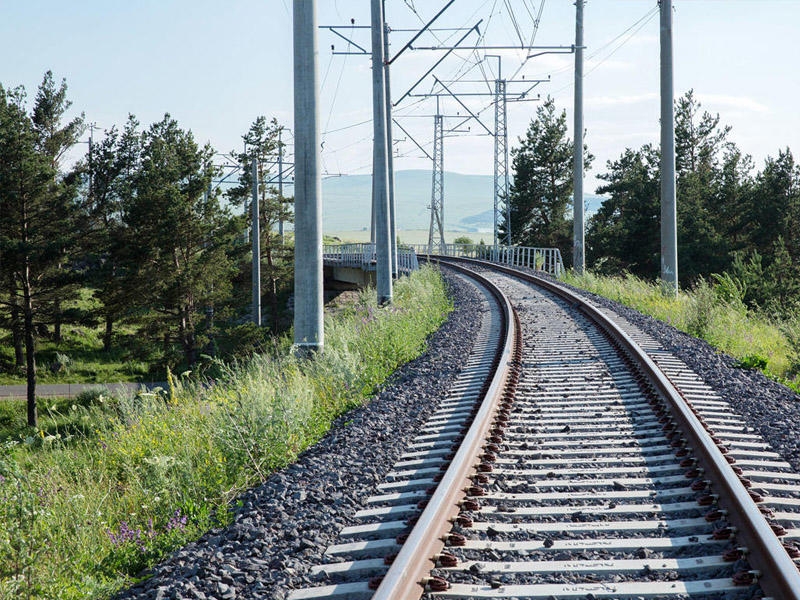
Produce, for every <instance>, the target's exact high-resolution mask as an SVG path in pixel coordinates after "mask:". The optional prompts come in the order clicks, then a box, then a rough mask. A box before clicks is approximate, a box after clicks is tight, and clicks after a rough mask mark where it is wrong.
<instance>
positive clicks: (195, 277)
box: [124, 115, 234, 365]
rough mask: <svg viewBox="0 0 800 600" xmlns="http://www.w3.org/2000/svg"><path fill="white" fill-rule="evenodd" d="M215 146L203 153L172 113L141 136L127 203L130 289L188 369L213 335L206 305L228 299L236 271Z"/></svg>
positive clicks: (151, 328) (167, 345)
mask: <svg viewBox="0 0 800 600" xmlns="http://www.w3.org/2000/svg"><path fill="white" fill-rule="evenodd" d="M213 154H214V151H213V149H212V148H211V147H210V146H205V147H202V148H201V147H199V146H198V145H197V143H196V142H195V140H194V137H193V136H192V133H191V132H189V131H184V130H182V129H181V128H180V127H179V126H178V123H177V121H175V120H174V119H172V118H171V117H170V116H169V115H165V116H164V119H163V120H161V121H159V122H157V123H154V124H153V125H152V126H151V127H150V128H149V129H148V130H147V131H146V132H144V134H143V135H142V155H141V166H140V169H139V170H138V172H137V173H136V174H135V175H134V177H133V183H132V186H133V189H132V193H131V194H130V196H129V197H127V198H126V199H125V206H124V214H125V217H124V221H125V224H126V225H127V227H129V228H130V235H131V239H133V240H136V244H137V245H136V247H133V248H130V249H129V250H130V252H131V254H130V255H129V257H128V260H129V261H130V262H129V264H131V265H137V269H136V271H133V270H131V271H130V272H129V273H128V274H127V275H126V279H127V281H126V285H128V286H132V285H133V286H136V287H137V288H138V291H139V294H140V300H139V304H140V306H143V307H147V308H152V310H153V313H152V316H151V318H150V321H149V323H148V328H147V329H148V331H150V332H151V333H155V334H159V335H160V336H161V338H162V340H163V342H164V346H165V351H166V357H165V360H167V362H170V360H171V359H170V357H169V355H170V349H171V345H172V343H173V342H175V343H177V344H179V346H180V348H181V351H182V354H183V358H184V360H185V362H186V364H187V365H192V364H194V362H195V361H196V360H197V358H198V351H199V350H200V349H201V348H202V346H203V342H204V341H205V339H204V336H207V334H208V332H204V331H203V323H204V320H203V317H204V315H205V311H206V309H207V307H209V306H213V305H214V304H215V302H217V301H219V300H220V299H224V298H227V296H228V295H229V293H230V286H231V275H232V265H231V263H230V261H229V259H228V256H227V253H226V248H227V247H229V245H230V243H231V239H232V236H233V234H234V232H233V230H232V228H231V220H230V218H229V215H228V214H227V212H226V211H225V210H224V209H223V208H222V207H221V205H220V203H219V199H218V197H217V195H215V194H207V193H206V192H207V190H208V189H209V184H210V183H211V178H212V176H213V170H212V168H211V166H210V165H211V159H212V157H213Z"/></svg>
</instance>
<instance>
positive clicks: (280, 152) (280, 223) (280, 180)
mask: <svg viewBox="0 0 800 600" xmlns="http://www.w3.org/2000/svg"><path fill="white" fill-rule="evenodd" d="M282 133H283V129H279V130H278V200H279V202H280V209H281V214H280V215H279V217H278V235H279V236H280V238H281V243H283V143H282V142H281V134H282Z"/></svg>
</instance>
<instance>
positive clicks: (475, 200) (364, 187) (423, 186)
mask: <svg viewBox="0 0 800 600" xmlns="http://www.w3.org/2000/svg"><path fill="white" fill-rule="evenodd" d="M431 177H432V175H431V172H430V171H423V170H408V171H397V172H396V173H395V214H396V218H397V227H398V229H400V230H403V229H427V228H428V227H429V226H430V203H431V184H432V181H431ZM493 181H494V180H493V177H492V176H491V175H463V174H461V173H451V172H445V174H444V221H445V229H447V230H448V231H464V232H485V231H491V230H492V225H493V216H492V213H493V202H494V201H493V198H492V194H493V184H494V183H493ZM371 197H372V176H371V175H342V176H340V177H330V178H327V179H323V180H322V222H323V228H324V229H325V231H328V232H331V231H358V230H360V229H364V228H366V229H369V227H370V217H371V209H370V203H371ZM586 200H587V202H588V204H589V211H588V212H593V211H595V210H597V207H599V206H600V203H601V202H602V200H603V198H602V197H600V196H593V195H588V194H587V195H586Z"/></svg>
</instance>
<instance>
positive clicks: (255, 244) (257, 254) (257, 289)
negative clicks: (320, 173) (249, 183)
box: [250, 156, 261, 327]
mask: <svg viewBox="0 0 800 600" xmlns="http://www.w3.org/2000/svg"><path fill="white" fill-rule="evenodd" d="M250 172H251V174H252V177H253V201H252V202H251V208H252V217H251V218H252V226H251V227H250V230H251V232H252V236H253V240H252V248H253V304H252V307H253V323H255V324H256V325H258V326H259V327H261V223H260V219H259V218H258V213H259V210H258V158H256V157H255V156H254V157H253V160H252V162H251V166H250Z"/></svg>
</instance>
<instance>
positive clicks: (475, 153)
mask: <svg viewBox="0 0 800 600" xmlns="http://www.w3.org/2000/svg"><path fill="white" fill-rule="evenodd" d="M317 4H318V8H317V13H318V23H319V25H320V26H327V25H331V26H340V28H339V29H338V31H339V32H340V33H341V34H342V35H344V36H345V37H348V38H349V39H351V40H352V41H354V42H355V43H357V44H359V45H361V46H362V47H365V48H367V49H369V43H370V38H369V30H368V29H355V28H350V27H349V25H350V23H351V19H353V20H354V23H355V25H356V26H366V25H369V22H370V14H369V5H370V3H369V2H368V0H358V1H356V0H318V3H317ZM542 4H543V6H541V5H542ZM386 5H387V9H386V13H387V14H386V16H387V22H388V23H389V26H390V28H391V29H392V33H391V34H390V43H391V52H392V54H394V53H396V52H397V51H398V50H399V49H400V48H401V47H402V46H403V45H404V44H405V43H406V41H408V40H409V39H410V38H411V36H412V35H413V34H414V33H413V31H414V30H416V29H418V28H419V27H420V26H421V25H422V23H424V22H427V21H428V20H429V19H430V18H432V16H433V15H434V14H435V13H436V12H438V11H439V10H440V9H441V8H442V7H443V6H444V5H445V0H386ZM673 5H674V52H675V65H674V72H675V91H676V95H681V94H683V93H685V92H686V91H687V90H689V89H693V90H694V92H695V95H696V97H697V98H698V99H699V100H700V102H701V103H702V105H703V108H704V109H705V110H707V111H709V112H711V113H712V114H717V113H718V114H719V115H720V118H721V122H722V123H723V124H727V125H730V126H732V128H733V129H732V133H731V139H732V140H733V141H735V142H736V143H737V144H738V145H739V147H740V148H741V149H742V150H743V151H744V152H746V153H749V154H751V155H752V156H753V158H754V160H755V163H756V166H757V167H761V166H762V165H763V160H764V159H765V158H766V157H767V156H769V155H771V156H775V155H777V153H778V151H779V150H780V149H783V148H785V147H787V146H788V147H790V148H793V149H794V150H795V152H800V111H798V109H797V106H798V104H797V99H798V98H800V72H798V69H797V64H796V62H797V55H798V52H797V47H796V39H797V35H798V33H800V0H673ZM540 11H541V13H540ZM539 14H541V18H540V19H539V26H538V29H536V34H535V36H534V35H533V33H534V21H535V18H536V17H537V16H538V15H539ZM0 15H2V18H0V56H2V57H3V58H2V61H0V65H1V66H0V83H2V85H3V86H5V87H15V86H17V85H24V86H25V88H26V89H27V90H28V95H29V99H30V101H31V102H32V101H33V98H34V97H35V91H36V87H37V86H38V84H39V83H40V82H41V79H42V76H43V75H44V73H45V71H47V70H48V69H49V70H52V71H53V74H54V76H55V77H56V79H57V80H60V79H62V78H65V79H66V81H67V85H68V86H69V97H70V98H71V100H72V101H73V107H72V109H71V112H72V113H75V114H77V113H80V112H83V113H85V117H86V121H87V122H89V123H96V124H97V126H98V127H99V128H100V129H99V130H98V131H96V132H95V136H101V135H102V130H104V129H109V128H111V127H112V126H114V125H116V126H118V127H121V126H122V125H123V124H124V122H125V120H126V119H127V116H128V114H134V115H136V116H137V118H138V119H139V121H140V122H141V123H142V124H143V125H144V126H147V125H149V124H150V123H153V122H155V121H158V120H160V119H161V118H162V117H163V115H164V113H167V112H168V113H170V114H171V115H172V116H173V117H174V118H175V119H177V120H178V122H179V124H180V125H181V126H182V127H184V128H186V129H191V130H192V131H193V133H194V135H195V138H196V139H197V140H198V141H199V142H201V143H205V142H209V143H211V145H212V146H213V147H214V148H215V149H216V150H217V151H218V152H220V153H228V152H231V151H233V150H238V149H240V148H241V146H242V140H241V136H242V135H243V134H244V133H245V132H246V131H247V129H248V127H249V125H250V124H251V123H252V122H253V121H254V120H255V119H256V117H258V116H259V115H265V116H266V117H268V118H270V119H271V118H273V117H274V118H276V119H277V120H278V121H279V122H280V123H281V124H283V125H285V126H286V127H287V129H288V130H291V129H292V128H293V119H294V116H293V97H292V76H293V72H292V1H291V0H228V1H226V2H221V1H219V0H217V1H214V0H136V1H122V0H81V1H79V2H63V0H58V1H56V0H26V1H25V2H22V1H20V0H0ZM479 21H480V25H478V28H479V30H480V34H481V37H480V39H479V38H478V35H477V34H476V33H472V34H470V35H469V36H468V37H467V38H466V40H465V42H464V44H470V45H477V44H481V45H493V46H501V45H502V46H509V45H515V46H520V45H522V44H530V43H531V40H532V39H533V45H536V46H570V45H571V44H573V42H574V36H575V7H574V3H573V1H572V0H455V2H454V3H453V5H452V6H451V7H450V8H448V9H447V10H446V11H445V12H444V13H443V15H442V16H441V17H440V19H439V20H438V21H437V22H436V24H435V25H434V27H435V28H441V29H449V30H448V31H438V32H435V33H433V34H426V35H424V36H423V37H421V38H420V40H419V41H418V42H417V44H416V45H417V46H426V47H431V46H439V45H443V44H444V45H447V44H453V43H454V42H455V41H456V40H457V39H458V37H460V36H462V35H463V34H464V33H463V32H461V31H453V30H452V29H455V28H461V27H472V26H474V25H476V24H477V23H478V22H479ZM584 35H585V45H586V51H585V56H586V63H585V72H586V76H585V83H584V95H585V99H584V103H585V108H584V112H585V116H584V125H585V128H586V132H587V133H586V143H587V144H588V146H589V149H590V151H591V152H592V153H593V154H594V155H595V157H596V158H595V162H594V165H593V167H592V170H591V172H590V173H589V174H588V176H587V181H586V185H585V190H586V192H587V193H592V192H593V191H594V190H595V188H596V187H597V185H598V179H597V176H598V175H599V174H601V173H603V172H605V171H606V163H607V161H609V160H614V159H615V158H617V157H618V156H619V155H620V154H621V153H622V152H623V151H624V150H625V148H626V147H639V146H641V145H642V144H644V143H648V142H652V143H654V144H657V143H658V139H659V132H658V119H659V23H658V11H657V3H656V1H655V0H588V2H587V3H586V8H585V34H584ZM318 44H319V59H318V69H319V77H320V81H321V91H320V106H319V118H320V129H321V132H322V154H321V156H322V166H323V169H324V174H325V176H337V175H347V174H368V173H370V172H371V165H370V163H371V152H372V151H371V140H372V129H371V118H372V96H371V72H370V69H371V60H370V57H369V56H365V55H358V54H352V55H341V54H333V53H332V52H331V45H332V44H333V45H334V47H335V50H336V51H337V52H344V51H347V50H356V48H355V46H348V43H347V42H346V41H345V40H343V39H342V38H340V37H337V36H336V35H335V34H333V33H332V32H331V31H330V30H328V29H320V30H319V31H318ZM442 54H443V52H441V51H435V50H414V51H407V52H404V53H403V54H402V55H401V56H400V57H399V58H397V61H396V62H394V63H393V66H392V70H391V78H392V99H393V101H395V102H397V101H398V100H400V98H401V97H402V96H403V95H404V94H405V92H406V91H407V90H408V89H409V88H411V87H412V86H413V84H414V83H415V82H416V81H417V80H418V79H419V78H420V77H421V76H422V75H423V74H424V73H425V72H426V71H427V70H428V69H429V68H430V67H431V66H433V64H434V62H435V61H436V60H438V59H439V58H440V57H441V56H442ZM484 54H492V55H501V56H502V59H501V60H502V75H503V77H506V78H511V77H512V76H514V78H515V79H517V80H521V79H522V78H523V76H524V78H525V80H526V81H528V82H530V80H536V79H548V78H549V81H548V82H545V83H541V84H539V85H538V86H537V87H536V88H535V89H534V90H533V91H532V92H531V94H532V95H536V94H540V95H541V97H542V98H544V97H546V96H548V95H549V96H552V97H553V98H554V100H555V102H556V105H557V107H558V108H559V109H564V110H566V112H567V116H568V123H569V126H570V132H569V135H570V136H573V132H572V115H573V64H574V63H573V61H574V59H573V56H572V55H571V54H542V55H540V56H537V57H534V58H530V59H526V56H527V54H528V53H527V52H525V51H522V50H519V49H512V50H505V49H504V50H487V51H485V52H483V51H466V50H462V51H455V52H453V53H452V54H451V55H450V56H449V57H448V58H446V59H445V61H443V62H442V63H441V65H439V67H437V68H436V70H435V71H434V73H433V74H434V75H436V76H437V77H438V78H439V79H440V80H442V81H454V80H459V81H458V82H457V83H453V84H452V85H451V84H448V87H450V88H451V89H452V90H453V91H456V92H458V93H477V92H487V91H489V90H490V89H492V87H493V81H494V79H495V78H496V77H497V64H498V59H497V58H485V57H484V56H483V55H484ZM485 79H488V80H489V81H490V83H488V84H487V83H486V82H485ZM473 80H474V81H476V83H470V82H469V81H473ZM480 81H482V83H481V82H480ZM526 87H528V86H526V84H524V83H511V82H509V83H508V89H509V93H510V95H513V94H512V92H513V91H515V90H517V91H518V92H521V91H522V90H524V89H526ZM432 89H433V80H432V78H431V76H428V77H427V78H426V79H424V80H423V81H422V82H420V83H419V84H418V85H417V86H416V88H414V92H415V93H424V92H430V91H431V90H432ZM463 101H464V103H465V104H467V106H468V107H469V109H470V110H471V111H473V112H475V113H477V114H478V115H479V117H480V119H481V121H482V122H483V123H484V125H486V126H487V127H488V128H489V129H492V128H493V127H494V107H493V105H492V103H491V102H492V99H491V98H490V97H489V96H464V97H463ZM538 105H540V103H539V102H535V101H526V102H514V103H510V104H509V105H508V135H509V146H510V147H513V146H515V145H517V141H518V138H519V137H520V136H522V135H524V133H525V131H526V129H527V127H528V124H529V123H530V120H531V118H532V117H533V116H534V115H535V111H536V107H537V106H538ZM440 106H441V112H442V114H445V115H453V117H448V118H446V119H445V128H446V129H451V128H454V127H455V126H456V125H457V124H458V123H459V122H460V121H462V119H463V115H464V114H465V112H466V111H465V109H464V108H463V107H461V106H459V105H458V104H457V103H456V102H455V101H454V100H453V99H451V98H443V99H442V100H441V105H440ZM435 110H436V103H435V100H434V99H432V98H427V99H425V98H418V97H407V98H405V99H403V100H402V101H400V102H399V103H398V104H397V106H396V107H395V116H396V118H397V120H398V122H399V123H400V125H402V126H403V128H405V129H406V130H407V131H408V133H409V134H410V135H411V137H412V138H413V140H416V141H417V142H418V143H419V144H420V145H422V146H423V147H424V148H425V149H426V150H427V151H428V152H431V150H430V149H431V145H432V137H433V114H434V113H435ZM457 113H460V114H459V115H458V116H456V115H457ZM467 128H468V129H467ZM481 132H484V130H483V128H482V127H481V125H480V124H478V123H477V122H476V121H474V120H472V121H470V122H469V123H464V124H463V125H462V126H461V127H459V128H458V130H457V131H453V132H450V133H448V134H447V137H446V139H445V142H444V162H445V170H448V171H456V172H460V173H465V174H491V173H492V169H493V141H492V138H491V137H489V136H488V135H477V134H478V133H481ZM484 133H485V132H484ZM288 136H289V142H290V143H291V131H289V132H288ZM393 138H394V146H393V147H394V153H395V168H396V169H426V170H430V169H431V161H430V160H429V159H428V158H427V157H425V155H424V154H423V152H421V151H420V150H419V149H418V148H417V147H416V145H415V144H414V142H413V141H412V139H410V138H409V136H408V135H406V134H405V133H404V132H402V131H401V130H399V128H397V127H395V128H394V136H393ZM86 139H88V134H87V135H85V136H84V140H86ZM83 149H85V146H82V147H81V151H83ZM290 149H291V148H290ZM76 154H77V152H76ZM220 161H222V157H220Z"/></svg>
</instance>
